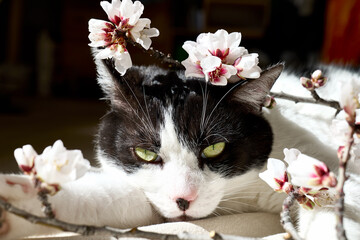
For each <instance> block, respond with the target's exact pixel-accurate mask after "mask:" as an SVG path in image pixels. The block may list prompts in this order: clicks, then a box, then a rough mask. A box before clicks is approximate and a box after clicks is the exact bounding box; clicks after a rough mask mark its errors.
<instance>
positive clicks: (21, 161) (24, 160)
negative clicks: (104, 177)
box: [14, 145, 38, 174]
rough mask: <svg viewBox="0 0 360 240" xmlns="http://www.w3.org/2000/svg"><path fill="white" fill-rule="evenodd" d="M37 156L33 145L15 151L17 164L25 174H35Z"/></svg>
mask: <svg viewBox="0 0 360 240" xmlns="http://www.w3.org/2000/svg"><path fill="white" fill-rule="evenodd" d="M37 156H38V154H37V153H36V151H35V150H34V148H33V147H32V146H31V145H25V146H23V147H22V148H17V149H15V151H14V157H15V159H16V162H17V163H18V165H19V168H20V169H21V171H23V172H24V173H25V174H32V173H33V172H34V165H35V158H36V157H37Z"/></svg>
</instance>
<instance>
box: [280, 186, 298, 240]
mask: <svg viewBox="0 0 360 240" xmlns="http://www.w3.org/2000/svg"><path fill="white" fill-rule="evenodd" d="M299 197H300V195H299V193H297V192H296V191H293V192H290V193H289V195H288V196H287V197H286V198H285V200H284V203H283V210H282V211H281V214H280V217H281V220H280V222H281V225H282V226H283V228H284V229H285V231H286V232H287V233H288V234H290V235H291V237H292V238H293V239H294V240H301V239H302V238H301V237H300V236H299V233H298V232H297V230H296V228H295V227H294V225H293V223H292V221H291V216H290V208H291V206H292V205H294V202H295V200H296V199H297V198H299Z"/></svg>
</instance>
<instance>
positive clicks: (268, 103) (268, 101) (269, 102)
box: [264, 95, 276, 109]
mask: <svg viewBox="0 0 360 240" xmlns="http://www.w3.org/2000/svg"><path fill="white" fill-rule="evenodd" d="M275 106H276V101H275V98H274V97H273V96H270V95H266V97H265V102H264V107H266V108H269V109H273V108H274V107H275Z"/></svg>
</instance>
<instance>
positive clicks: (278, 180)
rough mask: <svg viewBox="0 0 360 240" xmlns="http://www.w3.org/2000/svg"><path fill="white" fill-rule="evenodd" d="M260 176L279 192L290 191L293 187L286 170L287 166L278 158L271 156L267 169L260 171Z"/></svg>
mask: <svg viewBox="0 0 360 240" xmlns="http://www.w3.org/2000/svg"><path fill="white" fill-rule="evenodd" d="M259 177H260V178H261V179H262V180H264V181H265V182H266V183H267V184H268V185H269V186H270V187H271V188H272V189H274V190H275V191H277V192H282V191H284V192H289V191H290V190H291V189H292V186H291V184H290V183H289V179H288V174H287V172H286V166H285V164H284V163H283V162H282V161H280V160H278V159H274V158H269V159H268V161H267V170H266V171H264V172H262V173H259Z"/></svg>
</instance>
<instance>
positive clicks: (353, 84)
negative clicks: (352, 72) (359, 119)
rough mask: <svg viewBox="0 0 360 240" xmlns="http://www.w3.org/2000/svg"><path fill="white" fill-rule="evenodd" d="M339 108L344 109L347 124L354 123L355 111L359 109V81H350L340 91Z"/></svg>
mask: <svg viewBox="0 0 360 240" xmlns="http://www.w3.org/2000/svg"><path fill="white" fill-rule="evenodd" d="M340 106H341V107H342V108H343V109H344V111H345V113H346V114H347V115H346V120H347V121H348V122H349V124H353V123H355V120H356V119H355V118H356V109H358V108H360V80H359V79H352V80H351V81H348V82H346V84H345V85H344V86H343V87H342V89H341V95H340Z"/></svg>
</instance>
